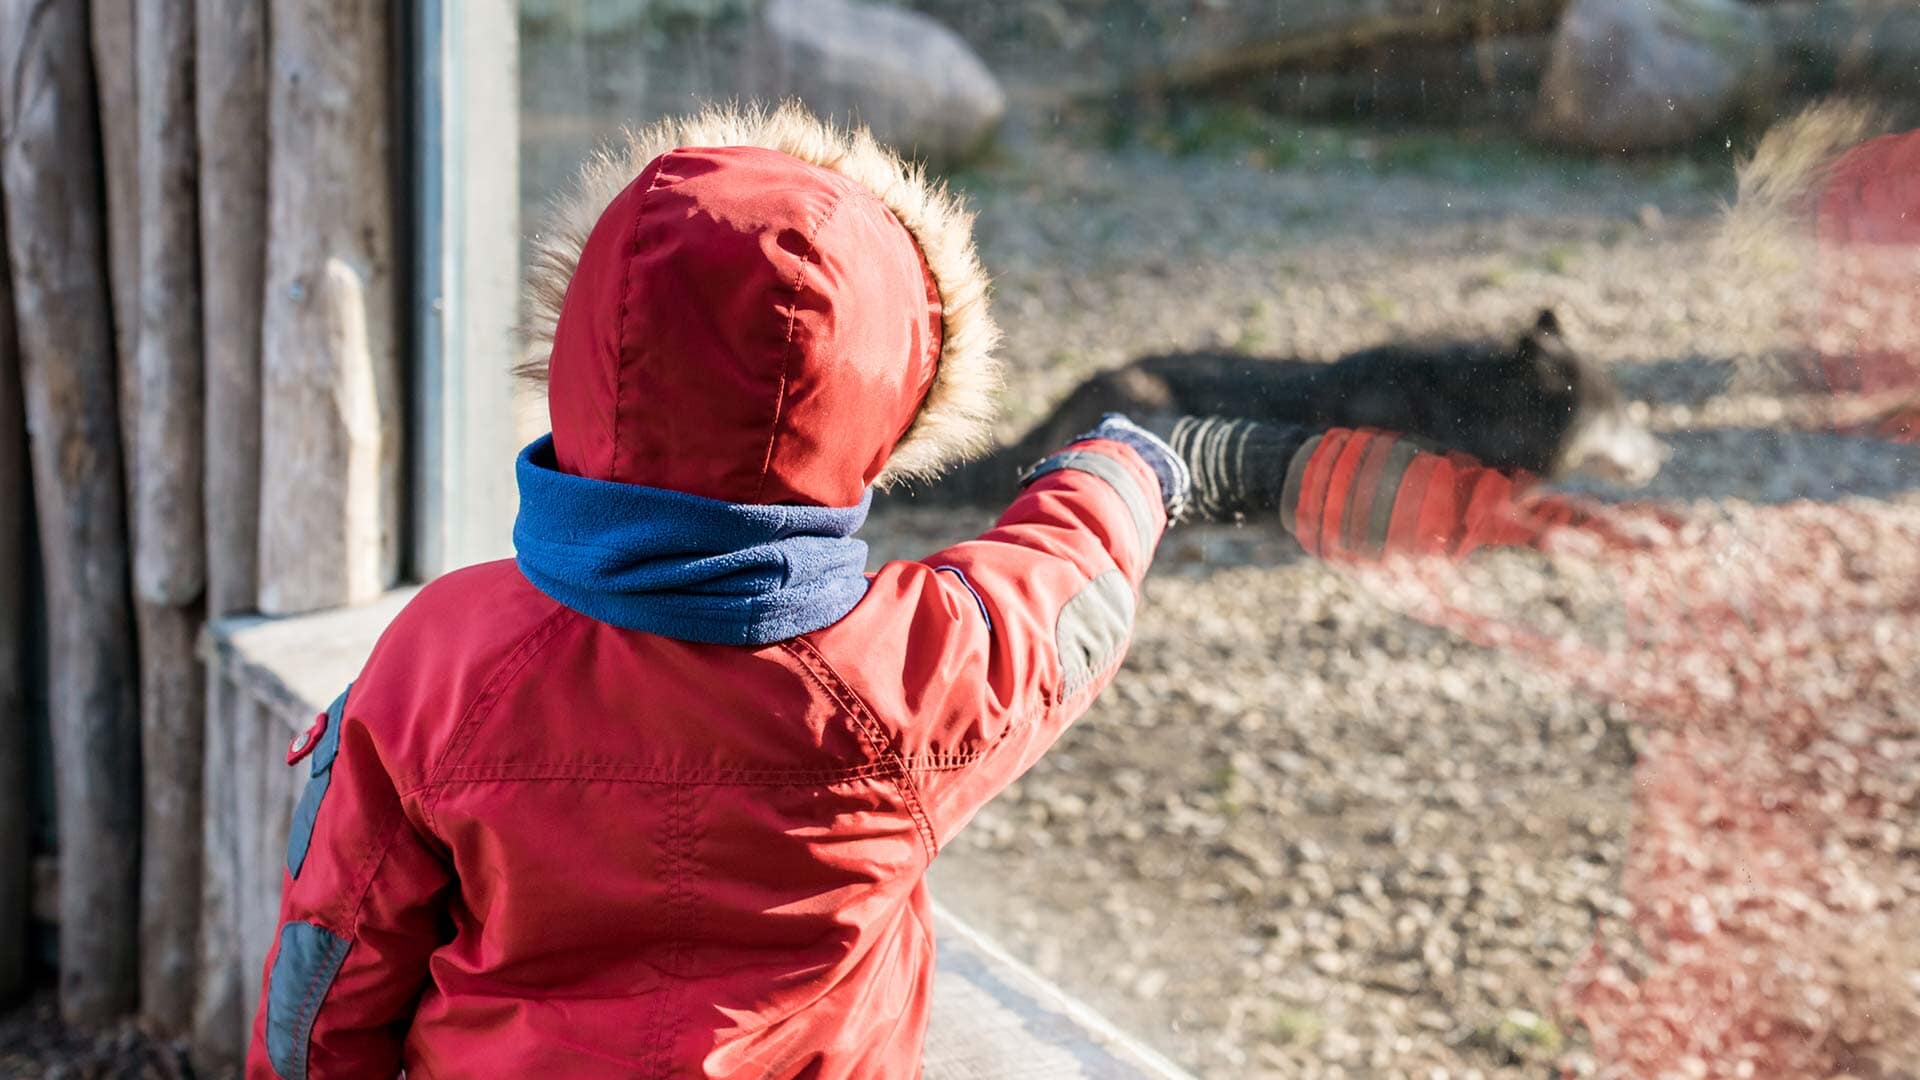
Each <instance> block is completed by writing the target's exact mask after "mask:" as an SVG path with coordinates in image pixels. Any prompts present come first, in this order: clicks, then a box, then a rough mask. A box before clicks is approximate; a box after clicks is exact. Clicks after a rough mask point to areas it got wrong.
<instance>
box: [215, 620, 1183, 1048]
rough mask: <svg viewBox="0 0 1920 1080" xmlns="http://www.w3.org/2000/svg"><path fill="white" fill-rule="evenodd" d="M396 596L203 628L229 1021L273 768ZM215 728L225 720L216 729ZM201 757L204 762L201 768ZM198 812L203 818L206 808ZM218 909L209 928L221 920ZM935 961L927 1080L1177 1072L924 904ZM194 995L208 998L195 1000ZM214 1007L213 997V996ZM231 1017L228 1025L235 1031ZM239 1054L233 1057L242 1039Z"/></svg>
mask: <svg viewBox="0 0 1920 1080" xmlns="http://www.w3.org/2000/svg"><path fill="white" fill-rule="evenodd" d="M413 593H414V590H412V589H399V590H395V591H394V592H392V593H389V594H387V595H386V596H384V597H382V598H381V599H380V600H378V601H375V602H374V603H372V604H368V605H366V606H364V607H355V608H342V609H337V610H333V611H326V612H321V613H318V614H314V615H305V616H300V617H297V618H286V619H270V618H265V617H260V616H246V617H240V618H233V619H227V620H224V621H222V622H219V623H216V624H214V625H213V626H212V627H210V628H209V630H208V634H207V637H206V639H205V640H204V642H203V643H202V652H203V655H204V656H205V658H206V660H207V663H208V666H209V671H208V684H209V690H210V698H211V704H212V708H211V709H210V711H209V716H210V718H212V719H213V720H214V724H215V727H224V728H225V729H226V730H224V731H216V730H211V729H210V731H209V741H210V743H212V744H213V745H214V746H215V747H217V748H221V749H219V750H216V751H214V754H216V755H217V754H219V753H221V752H223V751H230V753H231V761H232V773H231V775H232V777H233V779H232V780H231V781H230V783H231V785H232V787H233V788H234V791H233V793H232V796H231V798H230V799H228V800H226V801H220V800H219V799H218V797H217V796H215V795H214V794H213V793H211V792H210V796H209V802H210V805H213V806H231V807H232V808H233V809H232V810H231V812H230V817H231V820H229V821H225V822H219V821H212V820H210V821H209V830H208V832H209V836H210V837H216V838H217V837H219V836H221V835H223V834H224V835H227V836H230V837H231V838H232V843H231V850H232V852H233V856H232V857H231V858H229V859H225V860H222V859H218V858H212V857H210V858H209V878H210V882H211V881H212V880H213V879H214V878H216V877H218V878H221V879H223V880H221V881H219V882H218V883H217V884H216V886H215V888H214V889H213V890H212V892H214V893H223V894H224V895H225V896H226V897H228V898H229V900H228V903H229V904H230V906H231V909H232V910H231V911H230V912H226V913H225V917H226V918H228V919H230V921H231V923H232V925H233V926H234V927H236V928H237V933H236V934H234V935H233V939H234V949H235V952H236V954H237V955H235V956H233V957H232V958H231V963H232V964H234V965H235V969H237V971H238V972H239V973H240V974H239V977H238V983H239V993H240V994H241V999H240V1000H241V1004H240V1005H239V1012H240V1013H243V1014H244V1013H250V1011H251V1008H252V999H251V994H252V992H256V991H257V981H258V980H257V973H258V972H260V971H261V970H262V968H263V967H264V965H265V962H266V948H267V943H268V942H270V941H271V940H272V935H273V931H274V923H275V921H276V919H277V917H278V904H279V889H280V879H281V866H282V863H281V859H282V850H281V845H282V844H283V843H284V840H285V836H286V831H287V824H288V820H289V815H290V814H291V811H292V807H293V803H294V801H296V800H297V799H298V797H299V794H300V785H299V778H300V776H301V775H303V774H304V773H303V770H296V769H286V768H284V767H282V766H281V760H282V755H283V754H284V752H285V747H286V744H287V740H288V739H289V738H291V737H292V736H293V735H294V733H296V732H298V731H300V730H303V729H304V728H305V727H306V725H307V724H308V722H309V721H311V719H312V717H313V715H314V713H316V712H318V711H319V710H320V709H322V708H324V707H325V706H326V704H327V702H329V701H331V700H332V699H333V697H334V695H336V694H338V693H339V692H340V689H341V688H342V687H344V686H346V685H347V683H348V682H350V681H352V679H353V678H354V677H355V676H356V675H357V674H359V671H360V666H361V664H362V663H364V662H365V660H366V657H367V654H368V652H369V651H371V649H372V648H373V644H374V641H375V640H376V639H377V638H378V637H379V636H380V633H381V631H382V630H384V629H385V628H386V626H387V624H388V623H389V622H390V621H391V620H392V619H393V617H394V616H395V615H396V614H397V613H398V612H399V610H400V609H401V608H402V607H403V606H405V605H406V603H407V601H408V600H410V599H411V598H412V596H413ZM223 718H224V719H223ZM212 760H213V758H212V757H210V763H211V761H212ZM209 813H210V814H212V813H214V811H212V810H210V811H209ZM220 915H221V913H219V912H217V911H211V910H210V912H209V917H210V918H213V917H220ZM935 916H936V922H937V924H938V929H937V934H938V939H939V960H938V967H937V970H936V974H935V976H934V1004H933V1021H932V1026H931V1029H930V1031H929V1032H928V1037H927V1049H926V1074H925V1075H926V1078H927V1080H989V1078H993V1080H1000V1078H1017V1080H1056V1078H1058V1080H1068V1078H1085V1080H1094V1078H1098V1080H1132V1078H1136V1077H1138V1078H1153V1080H1175V1078H1184V1077H1185V1076H1186V1074H1185V1073H1183V1072H1182V1071H1181V1070H1180V1069H1178V1068H1177V1067H1175V1066H1174V1065H1172V1064H1171V1063H1169V1062H1167V1061H1166V1060H1164V1059H1163V1058H1161V1057H1159V1056H1158V1055H1157V1054H1155V1053H1153V1052H1152V1051H1150V1050H1148V1049H1147V1048H1145V1047H1144V1046H1142V1045H1140V1044H1139V1043H1138V1042H1137V1041H1136V1040H1134V1039H1132V1038H1130V1037H1129V1036H1127V1035H1125V1034H1124V1033H1122V1032H1120V1031H1119V1030H1117V1029H1116V1028H1114V1027H1113V1025H1111V1024H1110V1023H1108V1022H1106V1021H1105V1020H1104V1019H1102V1018H1101V1017H1100V1016H1098V1015H1097V1014H1095V1013H1094V1012H1093V1011H1092V1010H1091V1009H1089V1008H1087V1007H1086V1006H1085V1005H1083V1004H1081V1003H1079V1002H1077V1001H1075V1000H1073V999H1072V998H1070V997H1069V996H1068V995H1067V994H1066V993H1065V992H1063V991H1061V990H1060V989H1059V988H1058V987H1056V986H1054V985H1052V984H1051V983H1049V982H1048V981H1047V980H1045V979H1044V978H1042V977H1040V976H1039V975H1038V974H1037V973H1035V972H1033V971H1032V970H1030V969H1028V968H1027V967H1025V966H1024V965H1022V964H1020V963H1019V962H1018V961H1016V960H1014V959H1013V958H1012V957H1010V956H1009V955H1007V954H1006V952H1005V951H1004V950H1002V949H1001V948H1000V947H999V946H997V945H996V944H995V943H994V942H992V941H991V940H989V939H988V938H987V937H986V936H985V935H983V934H981V933H980V932H979V931H978V930H976V929H974V928H973V927H971V926H968V925H967V924H966V923H965V922H964V921H962V920H960V919H958V918H956V917H955V916H954V915H953V913H952V912H949V911H947V910H946V909H944V908H941V907H940V906H939V905H937V904H936V905H935ZM202 996H203V997H207V996H209V995H206V994H203V995H202ZM212 996H214V997H217V996H218V995H217V994H215V995H212ZM240 1019H241V1017H240V1016H235V1017H234V1018H233V1020H234V1021H235V1022H236V1023H237V1022H238V1021H239V1020H240ZM246 1019H247V1020H248V1021H249V1023H248V1027H247V1028H243V1029H240V1031H236V1033H235V1038H236V1040H237V1045H239V1046H244V1035H242V1034H241V1031H244V1030H247V1029H250V1026H251V1025H250V1019H251V1018H250V1016H249V1017H247V1018H246Z"/></svg>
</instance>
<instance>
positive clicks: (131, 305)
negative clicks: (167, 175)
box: [88, 0, 140, 529]
mask: <svg viewBox="0 0 1920 1080" xmlns="http://www.w3.org/2000/svg"><path fill="white" fill-rule="evenodd" d="M137 2H138V0H91V3H90V4H89V6H88V16H89V22H90V24H91V28H92V31H93V70H94V82H95V84H96V87H97V92H98V94H99V100H100V151H101V153H102V154H103V155H104V156H105V158H106V177H105V179H106V188H107V281H108V284H109V285H110V286H111V289H110V291H111V292H112V294H113V337H114V343H115V348H116V350H117V352H118V354H119V357H120V444H121V445H122V446H138V445H139V444H140V441H139V439H138V438H137V437H136V436H135V432H134V430H133V422H134V418H135V417H136V416H138V415H140V410H139V408H138V406H137V403H138V401H139V387H138V385H137V383H138V381H139V370H138V368H136V367H135V366H134V360H133V353H134V347H135V343H136V342H137V341H138V340H139V336H140V179H139V178H140V126H139V116H140V87H139V80H138V79H137V78H136V75H135V68H136V65H137V63H138V57H137V54H136V50H135V48H134V36H135V33H136V28H135V25H134V24H135V21H136V19H135V14H134V11H135V9H134V5H135V4H136V3H137ZM137 463H138V455H136V454H129V455H127V458H126V464H125V472H126V484H127V488H126V489H127V491H129V492H131V491H133V490H134V482H133V469H134V466H135V465H136V464H137ZM127 526H128V528H129V529H132V528H134V527H136V523H135V522H133V521H128V523H127Z"/></svg>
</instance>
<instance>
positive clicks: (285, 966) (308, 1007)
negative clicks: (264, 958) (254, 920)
mask: <svg viewBox="0 0 1920 1080" xmlns="http://www.w3.org/2000/svg"><path fill="white" fill-rule="evenodd" d="M349 944H350V943H349V942H348V941H347V939H346V938H343V937H339V936H336V935H335V934H333V933H331V932H330V931H327V930H324V929H322V928H320V927H318V926H315V925H313V924H312V923H305V922H296V923H288V924H287V925H285V926H283V927H281V928H280V951H279V952H278V953H277V954H275V956H274V958H273V971H272V972H270V973H269V974H268V975H267V1060H269V1061H271V1062H272V1063H273V1071H274V1073H275V1074H277V1075H278V1076H279V1077H280V1080H306V1076H307V1048H308V1045H309V1041H310V1040H311V1039H312V1038H313V1022H314V1020H315V1019H317V1018H318V1017H319V1015H320V1003H321V1002H322V1001H324V1000H326V997H327V991H328V989H330V988H331V987H332V986H333V979H334V976H335V975H338V974H339V973H340V965H341V963H342V962H343V961H345V960H346V958H347V946H348V945H349Z"/></svg>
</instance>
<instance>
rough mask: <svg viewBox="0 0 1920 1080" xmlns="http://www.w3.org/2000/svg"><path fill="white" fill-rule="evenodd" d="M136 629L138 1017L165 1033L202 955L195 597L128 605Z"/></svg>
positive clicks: (185, 1006) (181, 1025)
mask: <svg viewBox="0 0 1920 1080" xmlns="http://www.w3.org/2000/svg"><path fill="white" fill-rule="evenodd" d="M136 610H137V612H138V620H139V629H140V667H141V672H140V709H141V714H142V715H141V720H142V724H141V767H142V772H143V774H144V776H145V785H144V786H145V798H144V806H143V813H142V815H141V858H140V1015H141V1016H142V1018H143V1019H144V1020H145V1021H146V1022H147V1025H148V1026H149V1027H150V1028H152V1029H154V1030H155V1031H157V1032H160V1033H164V1034H167V1035H181V1034H185V1033H186V1031H187V1030H188V1029H189V1027H190V1025H191V1022H192V1016H193V997H194V994H193V981H194V972H195V970H196V969H197V968H198V966H199V954H200V917H201V908H200V858H201V848H200V843H201V828H202V822H201V808H200V799H201V793H200V776H201V769H202V761H201V755H202V752H203V751H202V743H201V738H200V733H201V727H202V725H203V724H204V722H205V709H206V705H205V691H204V685H205V678H206V675H205V669H204V668H202V667H201V666H200V664H199V663H198V662H197V660H196V658H195V656H194V639H195V637H196V636H197V635H198V634H199V632H200V625H201V622H202V619H201V615H200V608H199V605H198V604H193V605H189V606H186V607H171V606H168V605H164V604H147V603H142V604H138V605H136Z"/></svg>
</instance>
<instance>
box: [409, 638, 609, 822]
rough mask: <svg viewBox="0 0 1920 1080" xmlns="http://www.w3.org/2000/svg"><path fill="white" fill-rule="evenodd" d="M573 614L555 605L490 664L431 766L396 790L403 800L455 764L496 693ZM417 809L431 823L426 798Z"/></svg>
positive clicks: (432, 781)
mask: <svg viewBox="0 0 1920 1080" xmlns="http://www.w3.org/2000/svg"><path fill="white" fill-rule="evenodd" d="M573 615H574V612H573V610H572V609H571V608H568V607H565V606H561V605H555V610H554V612H553V613H552V614H551V615H548V616H547V617H546V618H545V619H542V620H541V621H540V623H539V624H538V625H537V626H535V627H534V628H533V629H532V630H529V631H528V632H527V634H526V636H524V637H522V638H521V639H520V641H519V643H518V644H516V645H515V646H514V647H513V649H512V651H510V652H509V653H507V655H506V656H505V657H504V658H502V659H501V661H500V662H499V663H498V664H497V665H496V666H495V667H494V669H493V673H492V674H490V675H489V676H488V677H487V681H486V682H485V683H483V684H481V687H480V690H479V692H478V693H476V694H474V695H473V699H472V700H471V701H469V702H467V707H466V710H465V711H464V712H463V713H462V714H461V716H460V721H459V723H457V724H455V725H454V728H453V732H452V734H450V735H449V736H448V737H447V745H446V746H445V747H443V748H442V749H441V751H440V755H439V757H438V758H436V759H435V760H434V763H433V765H432V767H431V768H429V769H428V770H427V771H426V772H425V773H424V774H423V775H422V777H421V779H419V780H418V781H416V782H415V783H413V784H412V785H410V786H409V787H408V788H407V790H405V791H403V792H401V793H400V795H401V798H402V799H403V800H404V799H405V798H406V797H407V796H409V795H412V794H415V793H416V792H421V791H423V790H425V789H426V788H428V787H430V786H432V785H433V784H434V783H435V782H436V781H438V780H439V779H440V778H441V776H442V775H443V774H444V773H446V772H447V770H449V769H451V768H452V767H453V766H455V765H457V764H459V762H460V758H461V756H462V755H464V754H465V753H466V750H467V745H468V744H469V743H471V742H472V741H473V736H474V733H475V732H476V731H477V730H478V729H479V726H480V722H481V721H482V720H484V719H485V718H486V717H487V715H488V714H489V713H490V712H491V711H492V709H493V705H494V703H495V702H497V701H498V700H499V699H500V695H501V694H502V693H503V692H504V691H505V690H506V689H507V687H509V686H511V685H512V684H513V682H514V681H515V680H516V679H518V678H519V676H520V673H521V672H523V671H525V670H526V667H527V665H528V664H529V663H531V662H532V660H533V658H534V657H535V656H537V655H539V653H540V651H541V650H542V649H543V648H545V647H546V645H547V643H548V642H550V641H552V640H553V639H554V637H555V636H556V635H557V634H559V632H560V630H561V628H562V627H563V626H565V625H566V624H567V623H570V622H571V621H572V617H573ZM421 809H422V811H423V812H424V814H425V816H426V818H427V822H428V824H429V826H431V824H432V818H433V809H432V807H431V805H429V800H427V799H426V798H422V799H421Z"/></svg>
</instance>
